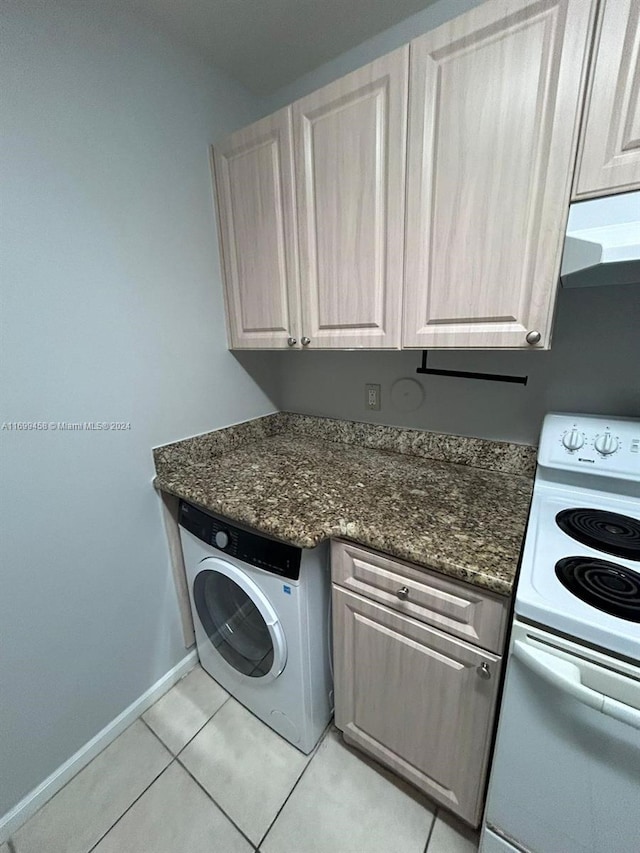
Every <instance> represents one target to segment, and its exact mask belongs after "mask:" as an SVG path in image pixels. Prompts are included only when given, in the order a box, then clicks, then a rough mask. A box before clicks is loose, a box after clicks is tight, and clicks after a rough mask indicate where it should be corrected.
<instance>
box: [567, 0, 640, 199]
mask: <svg viewBox="0 0 640 853" xmlns="http://www.w3.org/2000/svg"><path fill="white" fill-rule="evenodd" d="M634 189H640V0H603V2H602V6H601V9H600V21H599V28H598V34H597V37H596V48H595V59H594V64H593V68H592V72H591V80H590V84H589V94H588V96H587V108H586V112H585V120H584V124H583V129H582V140H581V151H580V157H579V161H578V177H577V182H576V188H575V198H588V197H589V196H594V195H607V194H608V193H616V192H624V191H626V190H634Z"/></svg>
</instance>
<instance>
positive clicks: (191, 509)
mask: <svg viewBox="0 0 640 853" xmlns="http://www.w3.org/2000/svg"><path fill="white" fill-rule="evenodd" d="M178 519H179V523H180V525H181V526H182V527H184V528H185V530H188V531H189V532H190V533H193V535H194V536H197V537H198V539H200V540H201V541H202V542H205V543H206V544H207V545H211V546H212V547H213V548H215V549H216V550H218V551H222V552H223V553H225V554H228V555H229V556H230V557H235V558H236V559H238V560H242V562H243V563H248V564H249V565H251V566H256V567H257V568H259V569H264V570H265V571H267V572H271V573H272V574H276V575H280V576H281V577H283V578H288V579H289V580H298V578H299V577H300V560H301V557H302V549H301V548H296V547H295V545H287V543H286V542H280V541H278V540H277V539H271V538H269V537H268V536H263V535H262V534H260V533H254V532H252V531H250V530H246V529H244V528H242V527H238V526H237V525H235V524H233V523H231V522H229V521H227V520H226V519H223V518H220V517H218V516H215V515H211V514H210V513H209V512H206V510H203V509H201V508H200V507H196V506H194V505H193V504H190V503H187V501H183V500H181V501H180V511H179V516H178Z"/></svg>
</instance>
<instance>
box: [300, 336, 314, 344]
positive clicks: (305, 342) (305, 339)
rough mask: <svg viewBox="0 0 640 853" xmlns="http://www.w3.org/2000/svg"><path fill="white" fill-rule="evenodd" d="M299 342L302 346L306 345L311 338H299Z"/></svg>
mask: <svg viewBox="0 0 640 853" xmlns="http://www.w3.org/2000/svg"><path fill="white" fill-rule="evenodd" d="M300 343H301V344H302V346H303V347H308V346H309V344H310V343H311V338H307V337H306V336H305V337H304V338H300Z"/></svg>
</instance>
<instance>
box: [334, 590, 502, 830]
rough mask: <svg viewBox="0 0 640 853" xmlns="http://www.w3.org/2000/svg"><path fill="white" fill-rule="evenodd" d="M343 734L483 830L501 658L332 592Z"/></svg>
mask: <svg viewBox="0 0 640 853" xmlns="http://www.w3.org/2000/svg"><path fill="white" fill-rule="evenodd" d="M333 626H334V661H335V667H334V671H335V700H336V709H335V711H336V726H337V727H338V728H339V729H340V730H341V731H342V732H343V734H344V737H345V740H347V741H348V742H349V743H352V744H354V745H355V746H358V747H359V748H360V749H362V750H363V751H365V752H367V753H368V754H369V755H373V756H374V757H375V758H376V759H377V760H378V761H380V762H381V763H383V764H385V765H387V766H388V767H391V768H392V769H393V770H394V771H395V772H396V773H398V774H399V775H401V776H403V777H404V778H405V779H408V780H409V781H410V782H412V783H413V784H414V785H415V786H416V787H418V788H420V789H421V790H422V791H425V792H426V793H427V794H429V796H431V797H432V798H433V799H435V800H436V801H437V802H439V803H442V804H443V805H445V806H446V807H447V808H449V809H451V810H452V811H454V812H455V813H456V814H458V815H460V816H461V817H462V818H464V820H466V821H468V822H469V823H471V824H473V825H474V826H477V825H478V823H479V821H480V815H481V812H482V798H483V794H484V787H485V779H486V772H487V762H488V756H489V747H490V744H491V734H492V731H493V721H494V716H495V707H496V696H497V692H498V686H499V683H500V668H501V659H500V658H499V657H496V656H495V655H492V654H490V653H489V652H484V651H481V650H480V649H476V648H474V647H473V646H471V645H469V644H468V643H465V642H463V641H462V640H458V639H455V638H454V637H448V636H447V635H446V634H444V633H443V632H442V631H438V630H436V629H434V628H430V627H429V626H427V625H424V624H422V623H421V622H418V621H416V620H415V619H407V618H406V617H405V616H401V615H400V614H398V613H395V612H394V611H393V610H390V609H389V608H388V607H383V606H382V605H380V604H375V603H373V602H372V601H368V600H367V599H366V598H363V597H362V596H360V595H354V594H353V593H351V592H347V591H346V590H344V589H341V588H340V587H338V586H336V585H335V584H334V586H333Z"/></svg>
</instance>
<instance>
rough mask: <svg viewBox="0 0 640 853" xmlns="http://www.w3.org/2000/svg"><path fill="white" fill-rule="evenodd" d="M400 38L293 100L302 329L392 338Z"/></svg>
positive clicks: (403, 103)
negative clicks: (396, 47)
mask: <svg viewBox="0 0 640 853" xmlns="http://www.w3.org/2000/svg"><path fill="white" fill-rule="evenodd" d="M408 57H409V48H408V46H406V47H403V48H401V49H400V50H397V51H394V52H393V53H391V54H389V55H387V56H384V57H382V58H381V59H378V60H376V61H375V62H372V63H371V64H370V65H367V66H365V67H364V68H360V69H358V70H357V71H355V72H353V73H352V74H348V75H347V76H346V77H343V78H341V79H340V80H338V81H336V82H335V83H332V84H330V85H329V86H325V87H324V88H323V89H320V90H319V91H317V92H313V93H312V94H311V95H309V96H308V97H306V98H303V99H302V100H300V101H297V102H296V103H294V104H293V108H292V109H293V129H294V141H295V143H294V149H295V163H296V191H297V214H298V237H299V250H300V284H301V303H302V334H303V336H304V337H305V340H307V339H308V340H309V343H308V344H307V345H308V346H309V347H310V348H314V349H315V348H347V347H371V348H398V347H399V346H400V326H401V322H400V321H401V310H402V309H401V304H402V302H401V300H402V278H403V247H404V227H403V226H404V176H405V148H406V124H407V78H408Z"/></svg>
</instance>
